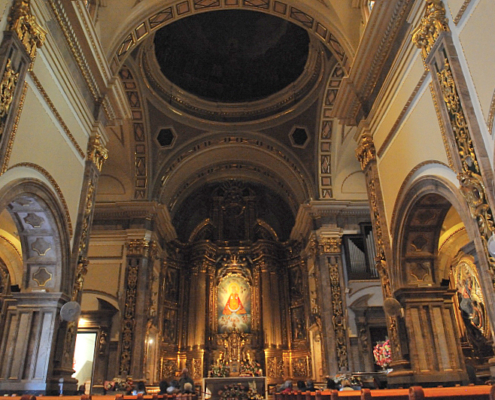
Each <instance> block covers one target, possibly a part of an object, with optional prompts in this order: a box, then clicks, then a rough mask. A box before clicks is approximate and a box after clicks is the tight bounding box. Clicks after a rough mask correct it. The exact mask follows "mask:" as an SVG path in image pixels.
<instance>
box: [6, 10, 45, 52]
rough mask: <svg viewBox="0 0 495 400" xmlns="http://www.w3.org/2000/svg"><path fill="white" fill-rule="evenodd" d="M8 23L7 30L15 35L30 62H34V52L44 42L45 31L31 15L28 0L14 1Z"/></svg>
mask: <svg viewBox="0 0 495 400" xmlns="http://www.w3.org/2000/svg"><path fill="white" fill-rule="evenodd" d="M8 21H9V25H8V30H9V31H12V32H14V33H15V34H16V35H17V37H18V38H19V40H20V41H21V43H22V44H23V45H24V48H25V49H26V52H27V53H28V54H29V57H30V58H31V61H34V59H35V57H36V50H37V49H38V48H39V47H41V46H43V43H44V42H45V37H46V31H45V30H44V29H43V28H42V27H41V25H39V24H38V22H37V21H36V17H35V16H34V15H33V14H32V13H31V5H30V0H15V1H14V4H13V5H12V8H11V11H10V15H9V19H8Z"/></svg>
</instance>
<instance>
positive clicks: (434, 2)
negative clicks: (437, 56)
mask: <svg viewBox="0 0 495 400" xmlns="http://www.w3.org/2000/svg"><path fill="white" fill-rule="evenodd" d="M442 32H449V24H448V20H447V18H446V17H445V6H444V5H443V2H442V0H426V10H425V15H424V16H423V18H422V19H421V23H420V24H419V25H418V26H417V27H416V29H415V30H414V32H413V34H412V41H413V43H414V44H415V45H416V46H417V47H419V48H420V49H421V56H422V57H423V59H426V58H427V57H428V54H430V51H431V49H432V48H433V45H434V44H435V42H436V41H437V39H438V37H439V36H440V34H441V33H442Z"/></svg>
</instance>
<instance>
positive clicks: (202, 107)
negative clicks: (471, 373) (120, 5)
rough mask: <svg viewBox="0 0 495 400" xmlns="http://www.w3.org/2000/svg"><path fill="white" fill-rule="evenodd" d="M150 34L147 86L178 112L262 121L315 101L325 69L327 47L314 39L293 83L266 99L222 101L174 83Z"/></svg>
mask: <svg viewBox="0 0 495 400" xmlns="http://www.w3.org/2000/svg"><path fill="white" fill-rule="evenodd" d="M152 38H153V36H150V40H149V42H147V43H146V46H143V47H144V49H143V51H142V53H141V54H140V59H141V63H140V66H141V70H142V71H141V72H142V76H143V77H144V78H145V80H147V82H146V86H147V87H148V88H149V90H150V91H151V92H152V93H153V94H154V95H155V97H156V98H157V99H160V100H161V101H162V102H164V103H166V105H167V107H170V108H172V109H175V110H177V111H176V112H177V113H181V114H187V115H189V116H192V117H195V118H197V119H199V120H205V119H206V120H209V121H213V122H216V123H226V124H228V123H233V122H243V123H244V122H250V121H259V120H260V119H267V118H273V117H276V116H279V115H280V114H286V113H289V112H293V110H294V108H295V107H296V105H299V104H301V103H302V102H303V101H304V100H306V99H308V100H309V101H310V102H312V101H314V97H315V96H312V94H313V95H314V94H315V93H317V89H318V88H319V87H320V85H321V83H322V80H323V76H324V72H325V62H324V51H323V46H321V45H320V44H319V43H318V42H317V41H315V40H314V39H312V41H311V44H310V51H309V55H308V61H307V63H306V66H305V68H304V72H303V73H302V74H301V76H300V77H299V78H298V79H297V80H296V81H295V82H293V83H292V84H290V85H288V86H287V87H285V88H284V89H282V90H280V91H279V92H277V93H275V94H273V95H270V96H268V97H266V98H264V99H261V100H257V101H249V102H239V103H237V102H232V103H222V102H218V101H209V100H205V99H202V98H200V97H198V96H196V95H193V94H191V93H188V92H186V91H185V90H183V89H181V88H180V87H178V86H177V85H174V84H173V83H172V82H170V80H168V79H167V78H166V77H165V76H164V75H163V74H162V73H161V72H160V66H159V65H158V63H157V61H156V57H155V52H154V50H153V48H154V45H153V42H152V41H151V39H152Z"/></svg>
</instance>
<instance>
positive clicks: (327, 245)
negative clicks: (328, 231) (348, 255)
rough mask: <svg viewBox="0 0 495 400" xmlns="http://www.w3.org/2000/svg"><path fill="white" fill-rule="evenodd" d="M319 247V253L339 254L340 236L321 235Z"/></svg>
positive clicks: (340, 250) (340, 246)
mask: <svg viewBox="0 0 495 400" xmlns="http://www.w3.org/2000/svg"><path fill="white" fill-rule="evenodd" d="M319 247H320V253H321V254H340V253H341V252H342V238H340V237H321V238H320V240H319Z"/></svg>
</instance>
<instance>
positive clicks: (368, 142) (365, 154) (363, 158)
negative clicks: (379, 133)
mask: <svg viewBox="0 0 495 400" xmlns="http://www.w3.org/2000/svg"><path fill="white" fill-rule="evenodd" d="M356 158H357V159H358V161H359V163H360V164H361V169H362V170H363V171H364V170H365V169H366V167H367V166H368V164H369V163H370V162H371V161H373V160H375V159H376V150H375V145H374V144H373V138H372V137H371V136H370V135H363V137H362V138H361V141H360V143H359V146H358V148H357V149H356Z"/></svg>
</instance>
